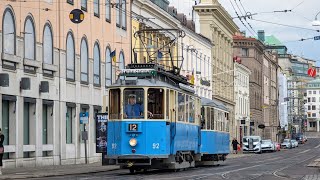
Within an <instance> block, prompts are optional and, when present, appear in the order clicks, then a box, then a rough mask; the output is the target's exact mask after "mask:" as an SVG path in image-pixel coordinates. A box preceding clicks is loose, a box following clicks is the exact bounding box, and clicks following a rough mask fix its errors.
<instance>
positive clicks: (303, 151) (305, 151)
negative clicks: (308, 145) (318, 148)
mask: <svg viewBox="0 0 320 180" xmlns="http://www.w3.org/2000/svg"><path fill="white" fill-rule="evenodd" d="M310 150H311V149H307V150H305V151H302V152H299V153H298V154H302V153H306V152H308V151H310Z"/></svg>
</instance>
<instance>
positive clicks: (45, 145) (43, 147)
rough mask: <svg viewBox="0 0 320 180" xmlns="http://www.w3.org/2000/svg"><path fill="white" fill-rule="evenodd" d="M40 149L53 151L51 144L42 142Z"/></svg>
mask: <svg viewBox="0 0 320 180" xmlns="http://www.w3.org/2000/svg"><path fill="white" fill-rule="evenodd" d="M42 151H53V144H43V145H42Z"/></svg>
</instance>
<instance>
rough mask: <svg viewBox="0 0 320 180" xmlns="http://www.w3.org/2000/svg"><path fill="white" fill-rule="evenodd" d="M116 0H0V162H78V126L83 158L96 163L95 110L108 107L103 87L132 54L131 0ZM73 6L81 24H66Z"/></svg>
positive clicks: (12, 164)
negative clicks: (0, 144)
mask: <svg viewBox="0 0 320 180" xmlns="http://www.w3.org/2000/svg"><path fill="white" fill-rule="evenodd" d="M117 3H118V5H119V6H117V7H119V8H118V9H116V8H115V6H111V3H110V2H109V3H99V1H94V2H92V1H80V0H65V1H51V0H49V1H32V2H20V1H19V2H18V1H16V2H15V1H1V2H0V13H2V14H3V16H2V18H1V24H2V26H1V27H0V53H1V61H0V74H1V77H2V78H3V77H4V78H8V80H9V82H10V83H9V84H8V85H4V87H0V98H1V101H0V109H2V111H0V113H1V115H0V117H2V118H1V120H0V123H1V127H2V129H3V133H4V135H5V141H4V146H5V148H4V149H5V154H4V159H5V160H4V166H5V167H22V166H27V167H32V166H44V165H63V164H79V163H84V162H85V158H84V157H85V145H84V141H83V140H82V137H81V132H82V131H84V128H86V131H87V132H88V140H87V149H88V151H87V155H88V162H89V163H92V162H97V161H100V160H101V155H100V154H97V153H96V152H95V149H96V148H95V147H96V144H95V142H96V137H95V133H96V132H95V128H96V127H95V120H94V115H95V114H96V113H98V112H105V111H106V108H105V105H106V103H107V99H108V98H107V95H108V88H107V86H108V85H110V84H111V83H112V82H114V81H115V80H116V78H117V73H118V70H119V69H122V68H124V67H125V64H126V63H127V62H128V61H129V60H130V58H131V53H130V52H131V50H130V49H131V22H130V21H129V20H128V19H130V18H127V17H128V16H127V15H128V14H127V13H126V12H130V11H131V10H130V7H131V5H130V1H125V0H122V1H121V3H120V1H117ZM73 9H82V11H83V13H84V20H83V22H82V23H79V24H74V23H72V22H71V21H70V19H69V17H70V18H71V16H69V14H70V12H71V11H72V10H73ZM114 50H116V57H117V60H116V61H115V62H113V61H111V57H110V52H112V51H114ZM82 112H88V113H89V123H88V124H87V125H86V126H84V125H83V124H80V121H79V119H80V117H79V116H80V113H82Z"/></svg>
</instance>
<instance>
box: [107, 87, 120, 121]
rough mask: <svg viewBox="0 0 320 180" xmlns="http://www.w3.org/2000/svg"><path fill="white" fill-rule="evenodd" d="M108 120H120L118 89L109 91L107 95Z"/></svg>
mask: <svg viewBox="0 0 320 180" xmlns="http://www.w3.org/2000/svg"><path fill="white" fill-rule="evenodd" d="M109 111H110V112H109V118H110V119H120V118H121V117H120V89H111V90H110V93H109Z"/></svg>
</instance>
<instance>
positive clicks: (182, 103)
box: [178, 93, 185, 121]
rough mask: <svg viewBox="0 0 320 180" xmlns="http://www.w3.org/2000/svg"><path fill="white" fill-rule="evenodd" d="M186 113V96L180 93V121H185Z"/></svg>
mask: <svg viewBox="0 0 320 180" xmlns="http://www.w3.org/2000/svg"><path fill="white" fill-rule="evenodd" d="M184 112H185V96H184V94H182V93H178V121H183V118H184V114H185V113H184Z"/></svg>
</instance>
